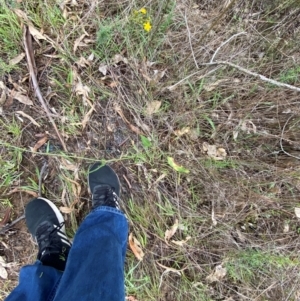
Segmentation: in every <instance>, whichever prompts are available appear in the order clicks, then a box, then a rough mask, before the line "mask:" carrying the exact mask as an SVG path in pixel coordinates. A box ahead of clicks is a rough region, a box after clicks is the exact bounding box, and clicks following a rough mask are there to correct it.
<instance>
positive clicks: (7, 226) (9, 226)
mask: <svg viewBox="0 0 300 301" xmlns="http://www.w3.org/2000/svg"><path fill="white" fill-rule="evenodd" d="M24 218H25V214H23V215H21V216H20V217H18V218H17V219H15V220H14V221H12V222H11V223H10V224H8V225H6V226H4V227H2V228H1V229H0V234H4V233H5V232H6V231H7V230H9V229H10V228H11V227H12V226H14V225H15V224H16V223H18V222H19V221H21V220H22V219H24Z"/></svg>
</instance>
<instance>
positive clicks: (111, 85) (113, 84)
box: [107, 81, 118, 88]
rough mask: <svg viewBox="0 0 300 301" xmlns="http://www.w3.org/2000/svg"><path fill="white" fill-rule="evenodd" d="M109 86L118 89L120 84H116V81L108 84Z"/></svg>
mask: <svg viewBox="0 0 300 301" xmlns="http://www.w3.org/2000/svg"><path fill="white" fill-rule="evenodd" d="M107 85H108V86H109V87H111V88H115V87H117V86H118V83H117V82H114V81H112V82H110V83H108V84H107Z"/></svg>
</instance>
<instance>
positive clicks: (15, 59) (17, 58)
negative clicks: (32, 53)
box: [9, 52, 25, 66]
mask: <svg viewBox="0 0 300 301" xmlns="http://www.w3.org/2000/svg"><path fill="white" fill-rule="evenodd" d="M24 57H25V53H24V52H22V53H21V54H19V55H18V56H16V57H15V58H13V59H11V60H10V61H9V65H11V66H13V65H17V64H18V63H20V62H21V61H22V60H23V58H24Z"/></svg>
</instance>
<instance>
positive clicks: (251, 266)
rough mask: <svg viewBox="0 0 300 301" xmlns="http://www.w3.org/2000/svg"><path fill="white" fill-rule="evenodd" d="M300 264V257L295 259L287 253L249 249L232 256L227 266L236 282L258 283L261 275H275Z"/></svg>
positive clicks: (229, 273) (230, 275)
mask: <svg viewBox="0 0 300 301" xmlns="http://www.w3.org/2000/svg"><path fill="white" fill-rule="evenodd" d="M297 265H299V258H296V259H294V260H292V259H290V258H289V257H288V256H286V255H282V254H274V253H272V252H268V251H267V252H266V251H260V250H253V249H248V250H244V251H240V252H237V253H235V254H233V255H232V256H230V259H228V261H227V262H226V264H225V266H226V269H227V271H228V275H229V277H230V278H232V279H233V281H234V282H235V283H240V282H244V283H253V284H254V283H257V282H258V280H259V279H260V278H261V277H265V278H267V277H270V278H272V277H274V276H275V275H276V274H277V273H278V275H282V274H283V272H284V271H287V270H288V269H289V268H293V267H296V266H297Z"/></svg>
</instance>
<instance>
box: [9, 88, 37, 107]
mask: <svg viewBox="0 0 300 301" xmlns="http://www.w3.org/2000/svg"><path fill="white" fill-rule="evenodd" d="M10 96H11V97H12V98H14V99H16V100H18V101H19V102H21V103H23V104H25V105H28V106H32V105H33V102H32V101H31V100H30V98H29V97H28V96H26V95H23V94H22V93H21V92H17V91H10Z"/></svg>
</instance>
